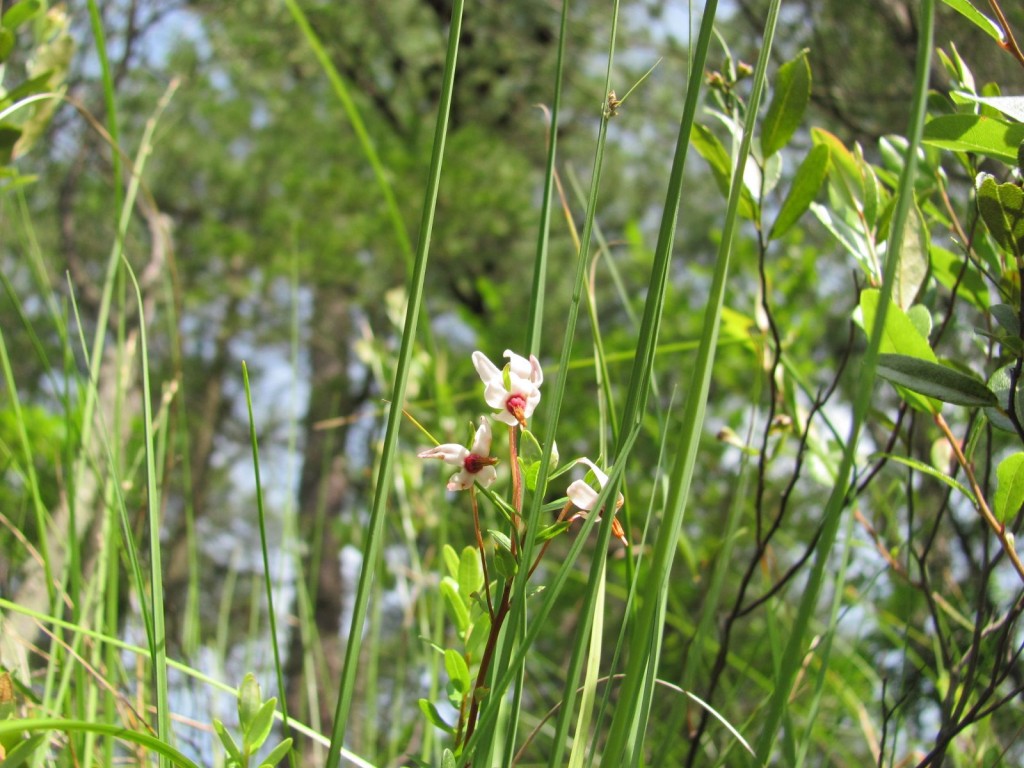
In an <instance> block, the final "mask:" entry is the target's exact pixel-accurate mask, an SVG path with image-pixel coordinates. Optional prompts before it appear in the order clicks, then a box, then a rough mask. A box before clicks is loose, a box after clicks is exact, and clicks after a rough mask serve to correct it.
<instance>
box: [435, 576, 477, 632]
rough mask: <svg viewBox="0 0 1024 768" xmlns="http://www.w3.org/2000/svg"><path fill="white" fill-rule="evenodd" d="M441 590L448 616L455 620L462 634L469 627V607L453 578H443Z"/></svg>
mask: <svg viewBox="0 0 1024 768" xmlns="http://www.w3.org/2000/svg"><path fill="white" fill-rule="evenodd" d="M440 590H441V599H442V600H443V601H444V607H445V608H447V609H448V618H449V619H451V620H452V622H454V624H455V627H456V629H458V631H459V634H460V635H461V634H462V633H463V632H465V631H466V630H467V629H469V624H470V621H469V608H467V607H466V603H465V602H463V600H462V596H461V595H459V590H458V587H456V585H455V581H454V580H453V579H449V578H444V579H441V586H440Z"/></svg>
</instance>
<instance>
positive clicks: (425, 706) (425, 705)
mask: <svg viewBox="0 0 1024 768" xmlns="http://www.w3.org/2000/svg"><path fill="white" fill-rule="evenodd" d="M417 703H418V704H419V705H420V712H422V713H423V716H424V717H426V718H427V721H428V722H429V723H430V724H431V725H433V726H434V727H435V728H440V729H441V730H442V731H445V732H447V733H455V729H454V728H452V727H451V726H450V725H448V723H446V722H445V721H444V718H443V717H441V713H440V712H438V711H437V707H435V706H434V705H433V704H432V703H431V702H429V701H427V700H426V699H420V700H419V702H417Z"/></svg>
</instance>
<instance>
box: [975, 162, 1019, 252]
mask: <svg viewBox="0 0 1024 768" xmlns="http://www.w3.org/2000/svg"><path fill="white" fill-rule="evenodd" d="M977 188H978V210H979V211H980V212H981V218H982V219H984V220H985V226H987V227H988V231H989V232H991V233H992V237H993V238H994V239H995V241H996V242H997V243H998V244H999V246H1000V247H1001V248H1002V249H1003V250H1005V251H1006V252H1007V253H1010V254H1012V255H1013V256H1015V257H1016V258H1020V257H1021V256H1022V255H1024V191H1022V190H1021V188H1020V187H1018V186H1017V185H1016V184H1014V183H1013V182H1006V183H1005V184H1000V183H998V182H997V181H996V180H995V178H993V177H992V176H991V175H989V174H987V173H983V174H981V175H979V176H978V181H977Z"/></svg>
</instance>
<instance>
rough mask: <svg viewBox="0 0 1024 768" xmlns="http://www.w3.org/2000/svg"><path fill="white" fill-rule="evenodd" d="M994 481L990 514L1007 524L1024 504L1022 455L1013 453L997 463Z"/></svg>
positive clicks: (1023, 456) (1023, 464) (1023, 461)
mask: <svg viewBox="0 0 1024 768" xmlns="http://www.w3.org/2000/svg"><path fill="white" fill-rule="evenodd" d="M996 480H997V481H998V485H997V486H996V500H995V508H994V509H993V510H992V512H993V514H995V516H996V519H997V520H998V521H999V522H1001V523H1008V522H1009V521H1010V520H1012V519H1013V518H1014V517H1016V515H1017V513H1018V512H1020V507H1021V505H1022V504H1024V453H1021V452H1017V453H1014V454H1012V455H1010V456H1007V457H1006V458H1005V459H1003V460H1002V461H1001V462H999V468H998V469H996Z"/></svg>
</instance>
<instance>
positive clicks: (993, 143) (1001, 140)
mask: <svg viewBox="0 0 1024 768" xmlns="http://www.w3.org/2000/svg"><path fill="white" fill-rule="evenodd" d="M921 141H923V142H924V143H925V144H929V145H931V146H933V147H939V148H940V149H948V150H951V151H953V152H974V153H976V154H979V155H984V156H985V157H991V158H993V159H994V160H1000V161H1002V162H1004V163H1006V164H1007V165H1016V164H1017V147H1019V146H1020V143H1021V141H1024V125H1021V124H1019V123H1012V124H1011V123H1008V122H1006V121H1004V120H997V119H995V118H993V117H984V116H982V115H940V116H939V117H935V118H933V119H932V120H930V121H929V122H928V123H927V124H926V125H925V127H924V134H923V135H922V137H921Z"/></svg>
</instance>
